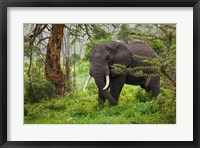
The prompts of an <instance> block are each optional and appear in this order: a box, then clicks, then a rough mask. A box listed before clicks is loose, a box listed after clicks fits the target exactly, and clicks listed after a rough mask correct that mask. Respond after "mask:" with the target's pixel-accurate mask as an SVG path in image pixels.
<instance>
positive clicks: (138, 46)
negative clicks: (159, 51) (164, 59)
mask: <svg viewBox="0 0 200 148" xmlns="http://www.w3.org/2000/svg"><path fill="white" fill-rule="evenodd" d="M128 48H129V50H130V52H131V54H132V55H139V56H146V57H155V56H156V53H155V52H154V50H153V49H152V48H151V47H150V46H149V45H147V44H145V43H144V42H134V43H132V44H129V45H128Z"/></svg>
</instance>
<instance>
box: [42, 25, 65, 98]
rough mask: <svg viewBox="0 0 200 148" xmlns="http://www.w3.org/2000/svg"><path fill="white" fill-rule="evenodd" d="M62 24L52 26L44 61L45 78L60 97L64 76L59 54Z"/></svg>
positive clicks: (62, 90) (63, 89) (63, 90)
mask: <svg viewBox="0 0 200 148" xmlns="http://www.w3.org/2000/svg"><path fill="white" fill-rule="evenodd" d="M63 29H64V24H53V25H52V31H51V36H50V38H49V43H48V45H47V52H46V60H45V75H46V78H47V79H48V80H49V81H51V82H52V83H54V84H55V86H56V87H57V92H56V93H57V94H58V95H61V94H63V93H64V92H65V76H64V74H63V72H62V71H61V66H60V52H61V46H62V42H63Z"/></svg>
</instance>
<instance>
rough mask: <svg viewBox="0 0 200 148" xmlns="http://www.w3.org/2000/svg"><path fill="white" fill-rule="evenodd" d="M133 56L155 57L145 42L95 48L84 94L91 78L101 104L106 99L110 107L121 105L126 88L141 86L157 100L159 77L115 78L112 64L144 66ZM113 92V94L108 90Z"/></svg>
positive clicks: (103, 44) (116, 75) (122, 75)
mask: <svg viewBox="0 0 200 148" xmlns="http://www.w3.org/2000/svg"><path fill="white" fill-rule="evenodd" d="M134 55H139V56H146V57H152V58H153V57H155V56H156V53H155V52H154V50H153V49H152V48H150V47H149V46H148V45H147V44H145V43H143V42H134V43H132V44H129V45H126V44H124V43H120V42H115V41H113V42H110V43H101V44H95V45H94V46H93V50H92V53H91V59H92V62H91V68H90V72H89V76H88V79H87V81H86V83H85V85H84V88H83V90H84V91H85V89H86V87H87V85H88V83H89V81H90V79H91V77H93V78H94V80H95V83H96V85H97V87H98V97H99V99H100V100H101V101H102V102H105V100H106V99H108V101H109V102H110V104H111V105H117V104H118V98H119V95H120V92H121V90H122V88H123V86H124V84H131V85H140V87H141V88H143V89H145V90H146V91H149V92H151V93H152V95H153V97H157V95H158V94H159V92H160V77H159V76H155V77H152V78H145V77H134V76H132V75H128V74H116V73H113V72H112V71H111V66H112V65H113V64H121V65H124V66H126V67H130V68H131V67H135V66H142V65H144V63H141V62H139V61H138V60H137V59H134V58H133V56H134ZM109 88H110V92H109V91H108V89H109Z"/></svg>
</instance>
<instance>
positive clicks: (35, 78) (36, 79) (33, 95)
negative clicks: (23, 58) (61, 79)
mask: <svg viewBox="0 0 200 148" xmlns="http://www.w3.org/2000/svg"><path fill="white" fill-rule="evenodd" d="M25 63H27V62H25ZM36 65H37V62H35V63H33V68H32V69H31V74H32V77H31V81H29V79H28V77H27V75H26V72H25V73H24V100H25V102H27V101H31V102H35V101H38V100H40V99H42V98H51V97H53V96H54V93H55V90H56V88H55V85H53V84H52V83H51V82H50V81H47V80H46V78H45V77H44V74H41V73H42V72H41V71H40V69H39V68H38V67H37V66H36ZM24 66H25V69H26V64H25V65H24Z"/></svg>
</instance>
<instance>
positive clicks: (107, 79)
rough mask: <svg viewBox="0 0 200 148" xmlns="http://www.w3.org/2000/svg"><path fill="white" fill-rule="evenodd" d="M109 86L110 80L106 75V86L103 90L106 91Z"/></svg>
mask: <svg viewBox="0 0 200 148" xmlns="http://www.w3.org/2000/svg"><path fill="white" fill-rule="evenodd" d="M109 84H110V78H109V75H107V76H106V86H105V87H104V88H103V90H105V89H107V88H108V86H109Z"/></svg>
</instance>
